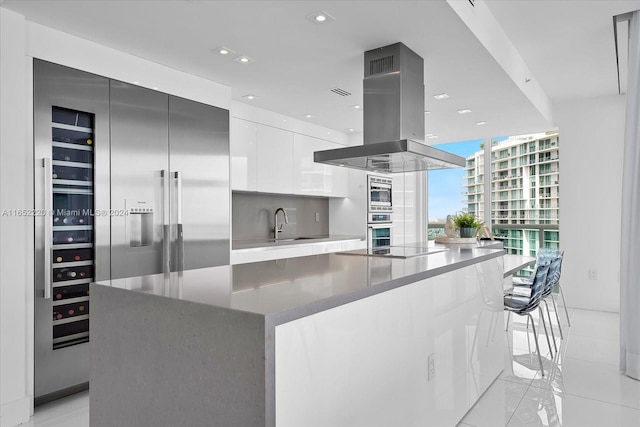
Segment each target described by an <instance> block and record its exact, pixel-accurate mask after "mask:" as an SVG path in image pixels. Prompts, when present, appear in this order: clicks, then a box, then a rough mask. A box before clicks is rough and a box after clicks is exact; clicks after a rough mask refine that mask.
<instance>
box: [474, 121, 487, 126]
mask: <svg viewBox="0 0 640 427" xmlns="http://www.w3.org/2000/svg"><path fill="white" fill-rule="evenodd" d="M476 124H477V125H478V126H482V125H486V124H487V122H485V121H482V122H476Z"/></svg>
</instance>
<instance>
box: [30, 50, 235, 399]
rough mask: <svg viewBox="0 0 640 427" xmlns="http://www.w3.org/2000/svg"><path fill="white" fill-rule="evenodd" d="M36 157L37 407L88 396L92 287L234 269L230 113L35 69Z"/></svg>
mask: <svg viewBox="0 0 640 427" xmlns="http://www.w3.org/2000/svg"><path fill="white" fill-rule="evenodd" d="M34 154H35V166H36V167H35V177H34V179H35V196H36V197H35V201H34V205H35V208H36V209H35V212H36V214H37V217H36V221H35V232H36V233H35V236H36V237H35V255H36V256H35V259H36V262H35V279H36V280H35V298H36V301H35V396H36V404H40V403H44V402H46V401H49V400H52V399H55V398H57V397H60V396H62V395H66V394H69V393H72V392H75V391H78V390H81V389H84V388H86V387H87V385H88V381H89V363H90V360H89V349H88V341H89V339H90V336H89V319H90V314H89V313H90V296H89V294H88V292H89V283H90V282H92V281H98V280H106V279H110V278H114V279H115V278H122V277H131V276H138V275H146V274H156V273H166V272H170V271H180V270H184V269H194V268H202V267H210V266H215V265H224V264H228V263H229V235H230V231H229V211H230V209H229V205H230V190H229V113H228V111H227V110H224V109H220V108H216V107H212V106H209V105H204V104H201V103H197V102H194V101H190V100H186V99H183V98H179V97H175V96H171V95H167V94H164V93H160V92H157V91H153V90H149V89H145V88H142V87H138V86H135V85H130V84H127V83H123V82H119V81H115V80H110V79H108V78H105V77H101V76H96V75H93V74H89V73H86V72H82V71H78V70H74V69H70V68H67V67H63V66H60V65H56V64H52V63H49V62H45V61H40V60H34ZM132 327H135V325H132ZM114 334H117V331H114Z"/></svg>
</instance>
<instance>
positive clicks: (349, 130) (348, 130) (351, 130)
mask: <svg viewBox="0 0 640 427" xmlns="http://www.w3.org/2000/svg"><path fill="white" fill-rule="evenodd" d="M354 130H355V129H353V128H349V129H347V132H353V131H354Z"/></svg>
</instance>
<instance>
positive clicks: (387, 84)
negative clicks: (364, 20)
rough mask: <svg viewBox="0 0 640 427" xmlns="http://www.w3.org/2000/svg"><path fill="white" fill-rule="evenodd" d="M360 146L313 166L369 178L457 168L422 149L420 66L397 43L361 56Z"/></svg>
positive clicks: (318, 157)
mask: <svg viewBox="0 0 640 427" xmlns="http://www.w3.org/2000/svg"><path fill="white" fill-rule="evenodd" d="M363 89H364V144H363V145H360V146H355V147H345V148H338V149H335V150H324V151H316V152H315V153H314V161H315V162H318V163H326V164H330V165H335V166H343V167H350V168H356V169H363V170H367V171H372V172H383V173H399V172H415V171H424V170H430V169H445V168H456V167H463V166H464V165H465V159H464V158H462V157H460V156H456V155H453V154H450V153H447V152H445V151H442V150H438V149H436V148H433V147H430V146H428V145H426V144H425V143H424V63H423V60H422V58H421V57H420V56H418V55H417V54H416V53H415V52H413V51H412V50H411V49H409V48H408V47H407V46H405V45H404V44H402V43H395V44H392V45H389V46H385V47H381V48H378V49H373V50H369V51H367V52H365V53H364V81H363Z"/></svg>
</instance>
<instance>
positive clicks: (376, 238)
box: [367, 223, 393, 249]
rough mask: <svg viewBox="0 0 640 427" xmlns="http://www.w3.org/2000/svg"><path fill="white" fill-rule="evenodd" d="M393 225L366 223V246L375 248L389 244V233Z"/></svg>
mask: <svg viewBox="0 0 640 427" xmlns="http://www.w3.org/2000/svg"><path fill="white" fill-rule="evenodd" d="M392 227H393V226H392V225H391V223H388V224H368V225H367V247H368V248H369V249H377V248H381V247H387V246H391V233H392V230H391V228H392Z"/></svg>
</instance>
